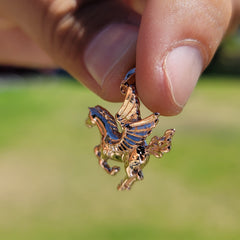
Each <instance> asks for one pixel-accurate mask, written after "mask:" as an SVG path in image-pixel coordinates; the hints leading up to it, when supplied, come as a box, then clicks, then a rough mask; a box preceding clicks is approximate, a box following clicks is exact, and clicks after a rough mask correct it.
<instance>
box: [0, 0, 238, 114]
mask: <svg viewBox="0 0 240 240" xmlns="http://www.w3.org/2000/svg"><path fill="white" fill-rule="evenodd" d="M132 8H135V9H137V11H138V12H139V13H140V14H137V13H136V12H135V11H133V10H132ZM141 14H142V20H141ZM0 16H1V18H2V20H1V19H0V29H2V30H1V31H0V52H1V54H0V64H8V65H9V64H11V65H19V66H32V67H56V66H57V65H59V66H61V67H62V68H64V69H65V70H67V71H68V72H69V73H70V74H72V75H73V76H74V77H75V78H77V79H78V80H79V81H81V82H82V83H83V84H84V85H86V86H87V87H88V88H90V89H91V90H92V91H94V92H95V93H96V94H98V95H100V96H101V97H102V98H104V99H106V100H110V101H119V100H120V99H121V95H120V91H119V86H120V82H121V80H122V78H123V77H124V75H125V73H126V72H127V71H128V70H129V69H130V68H131V67H134V66H135V64H136V71H137V80H136V84H137V89H138V94H139V96H140V98H141V100H142V101H143V103H144V104H145V105H146V106H147V107H148V108H149V109H150V110H152V111H154V112H160V113H161V114H163V115H175V114H177V113H179V112H180V111H181V110H182V108H183V106H184V105H185V104H186V102H187V100H188V98H189V96H190V94H191V92H192V91H193V89H194V87H195V85H196V82H197V80H198V78H199V76H200V74H201V72H202V71H203V70H204V69H205V68H206V66H207V65H208V64H209V62H210V61H211V59H212V57H213V55H214V53H215V51H216V49H217V47H218V46H219V44H220V43H221V40H222V38H223V36H224V34H226V32H227V30H228V29H229V28H232V27H233V26H234V25H235V23H239V19H240V1H239V0H191V1H189V0H181V1H180V0H179V1H177V0H176V1H174V0H147V1H144V0H121V1H120V0H96V1H93V0H35V1H33V0H21V1H19V0H11V1H9V0H2V1H1V2H0ZM140 21H141V24H140Z"/></svg>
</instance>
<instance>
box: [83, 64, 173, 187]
mask: <svg viewBox="0 0 240 240" xmlns="http://www.w3.org/2000/svg"><path fill="white" fill-rule="evenodd" d="M121 92H122V94H123V95H125V100H124V102H123V105H122V106H121V108H120V109H119V111H118V113H117V114H116V116H115V118H114V117H113V116H112V115H111V114H110V113H109V112H108V111H107V110H106V109H105V108H103V107H101V106H95V107H93V108H89V115H88V119H87V120H86V124H87V126H88V127H92V126H94V125H97V126H98V129H99V131H100V134H101V143H100V144H99V145H97V146H96V147H95V148H94V152H95V155H96V156H97V158H98V161H99V165H100V166H101V167H102V168H103V169H104V170H105V171H106V172H107V173H108V174H110V175H115V174H116V173H118V172H119V170H120V167H118V166H113V167H110V165H109V164H108V162H107V161H108V160H109V159H111V160H115V161H119V162H123V163H124V166H125V170H126V177H125V179H124V180H122V181H121V183H120V184H119V185H118V190H126V189H130V188H131V186H132V185H133V183H134V182H135V181H137V180H142V179H143V173H142V169H143V168H144V166H145V165H146V164H147V163H148V160H149V157H150V154H152V155H154V156H155V157H158V158H160V157H162V156H163V153H166V152H169V151H170V148H171V139H172V136H173V135H174V132H175V130H174V129H169V130H167V131H165V133H164V135H163V137H156V136H155V137H153V138H152V139H151V141H150V142H149V144H147V142H146V138H147V137H148V136H149V135H150V134H151V132H152V129H153V128H154V127H155V126H156V125H157V123H158V117H159V115H160V114H159V113H153V114H152V115H150V116H148V117H146V118H144V119H141V115H140V109H139V107H140V102H139V99H138V97H137V94H136V86H135V69H132V70H130V71H129V72H128V73H127V75H126V77H125V79H124V81H123V82H122V84H121ZM116 121H117V122H118V123H119V125H120V126H121V129H122V131H121V132H120V131H119V130H118V124H117V122H116Z"/></svg>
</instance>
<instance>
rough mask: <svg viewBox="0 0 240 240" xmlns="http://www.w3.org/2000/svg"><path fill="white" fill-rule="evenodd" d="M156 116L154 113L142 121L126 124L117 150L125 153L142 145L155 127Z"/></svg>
mask: <svg viewBox="0 0 240 240" xmlns="http://www.w3.org/2000/svg"><path fill="white" fill-rule="evenodd" d="M158 116H159V113H154V114H152V115H150V116H149V117H147V118H144V119H142V120H139V121H136V122H131V123H128V124H126V125H125V126H124V131H123V134H122V137H121V140H120V142H119V149H120V150H121V151H124V150H125V151H126V150H130V149H132V148H134V147H136V146H137V145H140V144H142V143H144V141H145V139H146V138H147V137H148V136H149V135H150V134H151V132H152V129H153V128H154V127H155V126H156V125H157V123H158Z"/></svg>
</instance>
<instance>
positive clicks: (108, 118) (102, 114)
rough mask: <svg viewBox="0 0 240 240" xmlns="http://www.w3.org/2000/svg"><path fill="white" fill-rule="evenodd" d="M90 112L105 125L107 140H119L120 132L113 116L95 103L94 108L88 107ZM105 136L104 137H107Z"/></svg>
mask: <svg viewBox="0 0 240 240" xmlns="http://www.w3.org/2000/svg"><path fill="white" fill-rule="evenodd" d="M90 111H91V114H94V115H95V116H96V117H97V118H98V119H99V120H100V121H101V122H102V123H103V126H104V127H105V130H106V135H107V136H108V137H109V139H108V140H109V141H110V142H112V141H111V140H113V141H116V140H119V139H120V138H121V134H120V133H119V131H118V127H117V123H116V120H115V119H114V117H113V116H112V115H111V113H109V112H108V111H107V110H106V109H105V108H103V107H101V106H99V105H97V106H96V107H94V108H91V109H90ZM107 136H106V137H107Z"/></svg>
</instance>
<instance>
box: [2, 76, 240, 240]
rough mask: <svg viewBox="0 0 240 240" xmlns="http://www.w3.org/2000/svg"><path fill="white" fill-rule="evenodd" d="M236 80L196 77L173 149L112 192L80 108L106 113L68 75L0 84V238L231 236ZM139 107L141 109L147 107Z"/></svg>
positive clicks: (177, 121) (236, 228)
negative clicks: (133, 181)
mask: <svg viewBox="0 0 240 240" xmlns="http://www.w3.org/2000/svg"><path fill="white" fill-rule="evenodd" d="M239 90H240V81H234V80H233V79H225V81H223V79H214V80H212V79H211V81H208V79H205V80H204V81H201V82H200V83H199V85H198V87H197V89H196V91H195V92H194V94H193V95H192V97H191V100H190V102H189V104H188V105H187V106H186V108H185V110H184V111H183V113H182V114H180V115H179V116H177V117H171V118H169V117H168V118H166V117H161V118H160V123H159V125H158V128H157V129H156V131H155V132H154V133H155V134H159V135H161V134H162V133H163V131H164V130H165V129H167V128H172V127H174V128H176V135H175V136H174V140H173V150H172V152H171V153H169V154H166V155H165V156H164V158H162V159H160V160H159V159H154V158H153V157H152V159H151V161H150V163H149V165H148V166H147V167H146V168H145V169H144V176H145V180H144V181H143V182H138V183H136V185H135V186H134V187H133V189H132V191H130V192H117V191H116V185H117V183H118V182H119V181H120V179H121V178H122V177H123V172H120V173H119V175H117V176H116V177H111V176H107V175H106V174H105V172H104V171H103V170H102V169H100V167H99V166H98V164H97V160H96V158H95V156H94V154H93V147H94V146H95V145H96V144H98V143H99V139H100V138H99V134H98V129H97V128H93V129H87V128H86V127H85V125H84V122H85V119H86V117H87V114H88V106H95V105H97V104H101V105H103V106H104V107H106V108H108V109H109V110H110V111H111V112H112V113H114V114H115V112H116V111H117V110H118V107H119V104H112V103H107V102H104V101H103V100H100V99H99V98H98V97H96V96H95V95H94V94H93V93H90V92H89V91H88V90H86V89H85V88H83V87H81V86H80V85H78V84H76V83H71V82H70V83H68V82H52V81H50V82H48V83H46V82H44V81H43V82H33V83H19V84H15V85H3V86H0V239H1V240H2V239H3V240H10V239H11V240H13V239H14V240H21V239H24V240H43V239H44V240H50V239H51V240H52V239H57V240H75V239H98V240H101V239H104V240H108V239H114V240H117V239H125V240H130V239H131V240H132V239H138V240H141V239H163V240H175V239H176V240H179V239H184V240H198V239H199V240H200V239H201V240H203V239H204V240H213V239H218V240H223V239H224V240H235V239H236V240H239V239H240V189H239V188H240V157H239V155H240V125H239V121H240V92H239ZM143 112H144V114H146V115H147V114H148V113H147V112H146V110H144V111H143Z"/></svg>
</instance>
